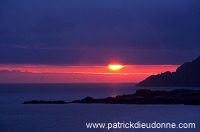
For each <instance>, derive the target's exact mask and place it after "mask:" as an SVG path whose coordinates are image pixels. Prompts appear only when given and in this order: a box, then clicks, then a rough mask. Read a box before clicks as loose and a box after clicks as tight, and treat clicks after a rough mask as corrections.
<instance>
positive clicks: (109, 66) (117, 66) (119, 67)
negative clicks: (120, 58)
mask: <svg viewBox="0 0 200 132" xmlns="http://www.w3.org/2000/svg"><path fill="white" fill-rule="evenodd" d="M108 68H109V69H111V70H119V69H121V68H123V66H122V65H108Z"/></svg>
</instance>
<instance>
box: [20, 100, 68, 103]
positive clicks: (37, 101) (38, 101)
mask: <svg viewBox="0 0 200 132" xmlns="http://www.w3.org/2000/svg"><path fill="white" fill-rule="evenodd" d="M22 104H67V102H65V101H62V100H59V101H43V100H32V101H25V102H24V103H22Z"/></svg>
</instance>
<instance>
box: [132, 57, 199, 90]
mask: <svg viewBox="0 0 200 132" xmlns="http://www.w3.org/2000/svg"><path fill="white" fill-rule="evenodd" d="M136 86H140V87H162V86H164V87H166V86H167V87H200V56H199V57H198V58H197V59H195V60H193V61H192V62H186V63H184V64H183V65H181V66H180V67H178V68H177V70H176V72H170V71H167V72H165V73H161V74H158V75H152V76H150V77H148V78H146V79H145V80H143V81H141V82H140V83H138V84H136Z"/></svg>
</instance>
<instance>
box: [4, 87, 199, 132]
mask: <svg viewBox="0 0 200 132" xmlns="http://www.w3.org/2000/svg"><path fill="white" fill-rule="evenodd" d="M177 88H178V87H174V88H172V87H170V88H169V87H158V88H153V87H152V88H148V89H152V90H160V89H163V90H172V89H177ZM179 88H181V87H179ZM137 89H139V88H138V87H134V84H128V83H124V84H0V132H76V131H77V132H79V131H83V132H90V131H91V132H93V131H94V132H102V131H108V130H107V129H87V128H86V126H85V123H89V122H94V123H98V122H104V123H107V122H111V123H114V122H118V121H119V122H123V121H125V122H129V121H132V122H136V121H143V122H149V123H150V122H153V121H157V122H175V123H180V122H194V123H196V128H195V129H134V130H133V129H111V130H109V131H112V132H113V131H114V132H130V131H136V132H143V131H146V132H155V131H156V132H157V131H158V132H159V131H162V132H163V131H166V132H171V131H172V132H177V131H178V132H179V131H180V132H188V131H189V132H199V131H200V126H199V125H200V124H199V123H200V107H199V106H185V105H122V104H115V105H114V104H66V105H48V104H38V105H24V104H21V103H22V102H23V101H28V100H35V99H36V100H64V101H72V100H75V99H81V98H84V97H86V96H90V97H93V98H103V97H108V96H116V95H121V94H131V93H134V92H135V91H136V90H137ZM140 89H141V88H140ZM190 89H200V88H190Z"/></svg>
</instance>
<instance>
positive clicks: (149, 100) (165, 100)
mask: <svg viewBox="0 0 200 132" xmlns="http://www.w3.org/2000/svg"><path fill="white" fill-rule="evenodd" d="M71 103H106V104H184V105H200V90H189V89H177V90H172V91H161V90H160V91H151V90H149V89H139V90H137V91H136V93H134V94H127V95H119V96H116V97H107V98H101V99H93V98H91V97H86V98H84V99H81V100H74V101H72V102H71Z"/></svg>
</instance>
